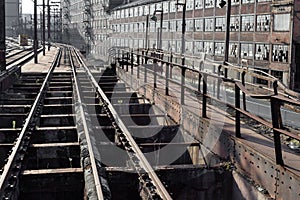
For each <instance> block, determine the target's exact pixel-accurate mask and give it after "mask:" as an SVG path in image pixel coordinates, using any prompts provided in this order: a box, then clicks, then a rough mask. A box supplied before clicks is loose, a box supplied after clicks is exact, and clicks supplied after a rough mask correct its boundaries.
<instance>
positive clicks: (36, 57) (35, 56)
mask: <svg viewBox="0 0 300 200" xmlns="http://www.w3.org/2000/svg"><path fill="white" fill-rule="evenodd" d="M33 10H34V11H33V24H34V28H33V29H34V36H33V51H34V63H38V55H37V48H38V40H37V0H34V9H33Z"/></svg>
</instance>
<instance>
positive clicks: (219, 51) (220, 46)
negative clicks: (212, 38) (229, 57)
mask: <svg viewBox="0 0 300 200" xmlns="http://www.w3.org/2000/svg"><path fill="white" fill-rule="evenodd" d="M224 50H225V43H224V42H216V43H215V55H217V56H223V55H224Z"/></svg>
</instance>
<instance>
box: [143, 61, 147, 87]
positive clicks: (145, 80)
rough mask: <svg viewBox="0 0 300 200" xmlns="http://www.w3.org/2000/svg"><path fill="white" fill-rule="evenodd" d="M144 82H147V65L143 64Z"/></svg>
mask: <svg viewBox="0 0 300 200" xmlns="http://www.w3.org/2000/svg"><path fill="white" fill-rule="evenodd" d="M144 70H145V71H144V83H147V67H146V65H145V66H144Z"/></svg>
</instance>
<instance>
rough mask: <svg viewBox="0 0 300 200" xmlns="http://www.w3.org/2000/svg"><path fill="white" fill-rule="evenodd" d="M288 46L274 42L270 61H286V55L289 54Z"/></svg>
mask: <svg viewBox="0 0 300 200" xmlns="http://www.w3.org/2000/svg"><path fill="white" fill-rule="evenodd" d="M288 48H289V46H288V45H280V44H274V45H273V51H272V61H273V62H284V63H287V62H288V55H289V50H288Z"/></svg>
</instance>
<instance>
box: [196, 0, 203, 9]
mask: <svg viewBox="0 0 300 200" xmlns="http://www.w3.org/2000/svg"><path fill="white" fill-rule="evenodd" d="M200 8H203V0H195V9H200Z"/></svg>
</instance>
